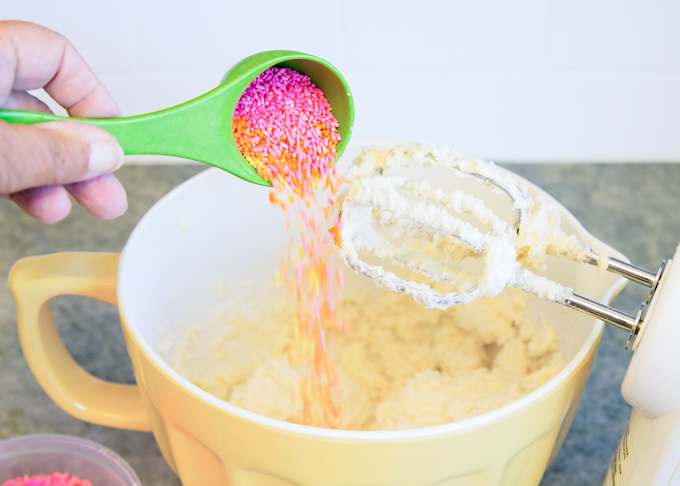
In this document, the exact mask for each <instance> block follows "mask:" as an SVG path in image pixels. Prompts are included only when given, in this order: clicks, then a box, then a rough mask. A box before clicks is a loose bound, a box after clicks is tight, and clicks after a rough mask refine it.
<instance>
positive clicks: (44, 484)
mask: <svg viewBox="0 0 680 486" xmlns="http://www.w3.org/2000/svg"><path fill="white" fill-rule="evenodd" d="M2 486H92V483H90V482H89V481H88V480H86V479H80V478H79V477H77V476H71V475H70V474H69V473H67V472H65V473H58V472H54V473H52V474H46V475H45V474H41V475H39V476H29V475H28V474H27V475H25V476H24V477H23V478H22V477H18V478H16V479H10V480H9V481H5V482H4V483H2Z"/></svg>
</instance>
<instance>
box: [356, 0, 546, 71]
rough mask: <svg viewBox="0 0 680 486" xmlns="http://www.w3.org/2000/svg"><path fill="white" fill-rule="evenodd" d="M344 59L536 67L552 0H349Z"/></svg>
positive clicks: (373, 64) (365, 63) (360, 65)
mask: <svg viewBox="0 0 680 486" xmlns="http://www.w3.org/2000/svg"><path fill="white" fill-rule="evenodd" d="M347 4H348V8H347V14H346V16H347V27H346V29H345V38H344V39H343V43H344V45H345V63H346V65H347V66H348V67H350V68H352V69H380V68H382V69H397V68H401V69H425V70H433V69H437V70H450V69H489V68H513V69H514V68H534V67H537V66H538V65H539V63H540V61H541V53H542V50H541V49H542V42H543V37H544V36H545V32H544V29H545V23H546V18H547V5H548V4H547V0H515V1H512V2H505V1H497V0H478V1H474V2H470V1H449V2H447V1H441V0H421V1H418V2H412V1H409V0H395V1H392V2H387V1H385V2H381V1H380V2H379V1H366V0H348V2H347Z"/></svg>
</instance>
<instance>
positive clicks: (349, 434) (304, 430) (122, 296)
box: [118, 169, 628, 442]
mask: <svg viewBox="0 0 680 486" xmlns="http://www.w3.org/2000/svg"><path fill="white" fill-rule="evenodd" d="M217 170H219V169H207V170H205V171H203V172H202V173H200V174H198V175H196V176H194V177H192V178H191V179H189V180H187V181H185V182H183V183H182V184H180V185H179V186H177V187H176V188H174V189H173V190H172V191H170V192H169V193H168V194H167V195H165V196H164V197H163V198H161V199H160V200H159V201H158V202H157V203H156V204H155V205H154V206H153V207H152V208H151V209H150V210H149V211H148V212H147V213H146V214H145V215H144V217H143V218H142V219H141V221H140V222H139V223H138V225H137V227H136V228H135V230H134V231H133V232H132V234H131V235H130V238H129V239H128V241H127V243H126V245H125V248H124V249H123V251H122V253H121V257H120V263H119V267H118V305H119V307H120V312H121V313H122V315H123V316H125V321H126V324H127V326H128V329H129V331H130V333H131V334H132V336H133V337H134V338H135V340H136V341H137V342H138V343H139V345H140V347H141V348H142V349H143V350H144V352H145V353H146V354H147V355H148V356H149V357H150V358H151V360H152V361H153V363H154V364H155V365H156V366H158V368H160V370H161V371H162V372H163V373H165V374H166V375H167V376H168V377H169V378H171V379H172V380H173V381H175V382H177V383H178V384H180V385H181V386H182V387H183V388H185V389H186V390H187V391H189V392H191V393H192V394H193V395H195V396H197V397H198V398H200V399H202V400H203V401H205V402H207V403H208V404H209V405H212V406H214V407H217V408H219V409H221V410H224V411H225V412H228V413H230V414H233V415H236V416H238V417H241V418H243V419H247V420H249V421H252V422H255V423H257V424H260V425H264V426H267V427H272V428H276V429H280V430H282V431H286V432H289V433H295V434H302V435H306V436H316V437H323V438H328V439H344V440H358V441H362V442H364V441H371V442H374V441H394V440H405V439H422V438H426V437H430V436H434V435H449V434H452V433H463V432H465V431H468V430H471V429H477V428H479V427H481V426H483V425H489V424H491V423H494V422H497V421H499V420H501V419H502V418H504V417H505V416H508V415H513V414H515V413H518V412H519V411H520V410H521V409H522V408H525V407H529V406H530V405H531V403H532V402H534V401H536V400H538V399H539V398H541V397H542V396H544V395H548V394H549V393H551V392H552V391H553V390H554V389H555V388H556V387H557V386H558V385H559V383H560V382H562V381H563V380H564V379H566V378H567V377H568V376H569V375H570V374H571V373H572V372H573V371H574V370H575V369H576V368H577V367H578V366H579V365H580V364H581V363H582V361H583V360H584V359H585V357H586V356H587V354H588V353H589V352H590V350H591V349H592V348H593V346H594V345H595V344H596V343H597V340H598V338H599V336H600V334H601V333H602V329H603V326H604V324H603V322H602V321H598V320H596V319H594V325H593V329H592V331H591V332H590V334H589V335H588V338H587V339H586V341H585V343H584V344H583V346H582V347H581V349H580V350H579V352H578V353H577V354H576V356H574V358H573V359H572V360H571V361H570V362H569V363H568V364H567V366H565V367H564V369H562V371H560V372H559V373H558V374H557V375H555V376H554V377H553V378H552V379H551V380H550V381H548V382H547V383H546V384H544V385H543V386H541V387H539V388H538V389H537V390H534V391H533V392H531V393H529V394H528V395H525V396H524V397H522V398H520V399H518V400H516V401H514V402H512V403H510V404H508V405H505V406H503V407H500V408H498V409H496V410H493V411H491V412H487V413H484V414H481V415H478V416H476V417H471V418H468V419H464V420H459V421H457V422H451V423H447V424H442V425H435V426H430V427H421V428H414V429H404V430H391V431H356V430H336V429H325V428H320V427H311V426H307V425H299V424H293V423H290V422H285V421H282V420H277V419H273V418H269V417H265V416H263V415H259V414H256V413H253V412H249V411H247V410H244V409H242V408H239V407H237V406H235V405H232V404H230V403H228V402H225V401H224V400H221V399H219V398H217V397H215V396H213V395H211V394H210V393H208V392H206V391H204V390H201V389H200V388H199V387H197V386H196V385H194V384H193V383H191V382H190V381H189V380H187V379H186V378H184V377H182V376H181V375H180V374H179V373H177V372H176V371H175V370H174V369H172V368H171V367H170V366H169V365H168V364H167V363H166V362H165V361H163V359H162V358H161V357H160V356H159V355H158V354H157V353H156V352H155V351H154V350H153V349H152V347H151V346H150V345H149V343H148V342H147V341H146V340H145V339H144V337H143V336H142V334H141V332H140V331H139V330H138V329H137V328H136V326H135V325H134V322H132V320H131V318H130V316H129V315H128V314H126V312H125V309H126V307H127V305H126V304H127V302H128V298H129V299H133V298H134V296H129V297H128V294H127V293H126V292H125V289H124V287H123V282H124V281H125V268H126V265H127V264H128V258H127V251H126V250H127V249H128V248H130V247H132V246H134V245H135V242H136V240H137V237H138V234H139V231H138V229H139V228H140V227H142V226H144V223H145V221H147V220H149V219H152V218H154V217H155V214H156V213H157V212H159V211H161V209H162V208H163V206H164V205H165V204H166V203H167V202H168V201H169V200H170V199H171V198H176V197H181V193H182V192H183V191H184V190H185V189H186V188H187V187H189V186H191V185H192V184H197V183H200V181H201V180H202V179H203V178H206V177H210V174H211V173H212V172H213V171H217ZM515 175H516V174H515ZM517 177H518V178H519V180H520V181H521V182H522V183H524V184H525V185H526V186H528V187H531V188H532V189H533V190H536V191H537V192H539V193H541V194H542V195H543V196H544V197H546V198H547V199H549V200H551V201H553V202H555V203H557V204H558V205H559V207H560V208H561V209H562V210H563V211H564V213H563V214H562V216H563V218H565V219H564V220H567V219H568V220H569V221H570V222H571V223H573V224H574V226H575V227H576V228H578V229H579V230H581V231H583V233H584V234H586V235H590V233H589V232H588V231H587V230H586V229H585V228H584V227H583V225H582V224H581V223H580V222H579V221H578V220H577V219H576V217H575V216H574V215H572V214H571V213H570V212H569V211H568V210H567V209H566V208H564V206H562V205H561V204H560V203H559V202H558V201H556V200H555V199H554V198H553V197H552V196H550V194H548V193H546V192H545V191H543V190H542V189H541V188H539V187H538V186H536V185H535V184H533V183H531V182H529V181H527V180H526V179H524V178H522V177H521V176H519V175H517ZM602 247H603V248H605V249H607V250H608V251H609V252H610V254H611V255H613V256H616V257H617V258H620V259H623V260H625V261H628V260H627V258H626V257H625V256H623V255H621V254H620V253H619V252H618V251H616V250H615V249H613V248H611V247H608V246H607V245H605V244H604V243H602ZM625 284H626V280H625V279H624V278H619V279H618V280H617V281H616V282H615V283H614V284H613V285H612V286H611V287H609V288H608V289H607V291H606V292H605V293H604V295H603V298H604V300H605V301H606V302H609V301H611V299H612V298H613V296H614V295H615V294H616V292H617V291H618V290H620V289H621V288H622V287H623V286H624V285H625Z"/></svg>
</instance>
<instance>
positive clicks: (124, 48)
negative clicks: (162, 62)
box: [0, 0, 137, 69]
mask: <svg viewBox="0 0 680 486" xmlns="http://www.w3.org/2000/svg"><path fill="white" fill-rule="evenodd" d="M133 1H134V0H97V1H95V2H90V1H85V0H59V1H58V2H53V1H47V0H21V1H8V0H5V1H2V2H0V20H25V21H29V22H34V23H37V24H40V25H44V26H45V27H48V28H50V29H52V30H55V31H57V32H59V33H60V34H62V35H64V36H65V37H67V38H68V39H69V40H70V41H71V43H72V44H73V45H74V46H75V47H76V49H77V50H78V52H80V54H81V55H82V56H83V57H84V58H85V60H86V61H87V62H88V64H89V65H90V66H92V67H93V68H94V69H130V68H134V67H136V64H137V60H136V52H135V48H136V46H135V42H134V33H133V31H132V25H133V24H132V17H133V15H134V11H133V8H132V2H133Z"/></svg>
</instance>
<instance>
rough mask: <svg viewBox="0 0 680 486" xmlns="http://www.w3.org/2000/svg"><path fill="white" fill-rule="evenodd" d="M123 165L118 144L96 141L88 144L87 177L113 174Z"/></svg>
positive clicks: (121, 152) (121, 153) (121, 151)
mask: <svg viewBox="0 0 680 486" xmlns="http://www.w3.org/2000/svg"><path fill="white" fill-rule="evenodd" d="M121 165H123V150H122V149H121V148H120V146H119V145H118V144H115V143H111V142H105V141H97V142H92V143H91V144H90V161H89V166H88V176H98V175H101V174H106V173H107V172H113V171H114V170H116V169H118V168H119V167H120V166H121Z"/></svg>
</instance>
